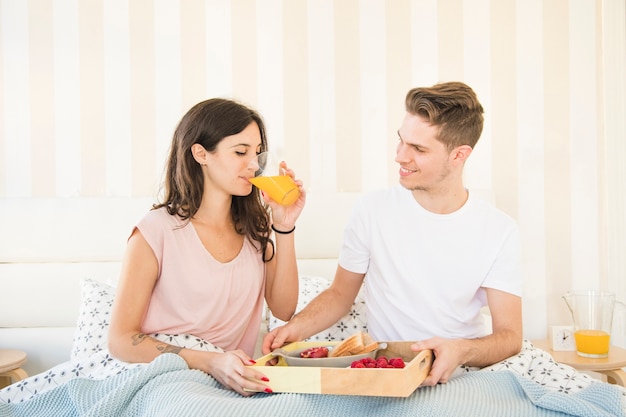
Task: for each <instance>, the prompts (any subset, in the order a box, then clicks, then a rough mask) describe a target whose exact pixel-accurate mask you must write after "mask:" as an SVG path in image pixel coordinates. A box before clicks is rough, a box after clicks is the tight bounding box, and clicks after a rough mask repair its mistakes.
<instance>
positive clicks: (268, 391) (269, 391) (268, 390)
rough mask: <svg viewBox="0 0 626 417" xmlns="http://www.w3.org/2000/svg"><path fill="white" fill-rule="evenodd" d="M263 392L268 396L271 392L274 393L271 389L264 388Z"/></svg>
mask: <svg viewBox="0 0 626 417" xmlns="http://www.w3.org/2000/svg"><path fill="white" fill-rule="evenodd" d="M264 391H265V392H267V393H268V394H271V393H272V392H274V391H272V389H271V388H265V390H264Z"/></svg>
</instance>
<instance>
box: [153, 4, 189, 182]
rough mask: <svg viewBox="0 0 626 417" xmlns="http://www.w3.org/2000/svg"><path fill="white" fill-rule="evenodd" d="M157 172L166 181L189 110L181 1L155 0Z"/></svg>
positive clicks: (157, 175) (158, 176) (156, 174)
mask: <svg viewBox="0 0 626 417" xmlns="http://www.w3.org/2000/svg"><path fill="white" fill-rule="evenodd" d="M154 6H155V7H154V16H155V18H154V31H155V39H154V45H155V53H154V58H155V64H154V65H155V68H156V71H155V81H156V86H155V104H156V112H155V116H156V119H155V121H156V131H155V139H156V149H155V156H156V162H155V164H156V165H155V166H156V172H155V176H156V178H158V179H159V183H160V182H161V180H162V176H163V173H164V164H165V160H166V158H167V151H168V150H169V146H170V143H171V141H172V134H173V133H174V129H175V128H176V124H177V123H178V121H179V120H180V118H181V117H182V115H183V113H184V112H186V111H187V110H188V109H183V105H182V88H181V85H182V70H181V51H180V42H181V30H180V2H179V1H178V0H176V1H174V0H155V2H154Z"/></svg>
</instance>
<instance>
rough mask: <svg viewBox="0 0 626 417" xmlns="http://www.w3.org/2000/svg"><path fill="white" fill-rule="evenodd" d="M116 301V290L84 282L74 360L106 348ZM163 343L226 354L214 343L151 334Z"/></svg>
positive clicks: (185, 336) (101, 284)
mask: <svg viewBox="0 0 626 417" xmlns="http://www.w3.org/2000/svg"><path fill="white" fill-rule="evenodd" d="M114 298H115V287H112V286H111V285H108V284H104V283H102V282H98V281H96V280H93V279H83V280H82V281H81V300H82V301H81V306H80V310H79V314H78V321H77V323H76V332H75V333H74V340H73V345H72V352H71V359H72V361H76V360H81V359H86V358H88V357H90V356H91V355H92V354H94V353H97V352H100V351H102V350H105V349H106V348H107V339H108V333H109V324H110V321H111V307H112V306H113V300H114ZM150 336H152V337H154V338H156V339H158V340H160V341H162V342H165V343H168V344H171V345H174V346H180V347H184V348H187V349H195V350H203V351H207V352H223V350H222V349H221V348H219V347H217V346H215V345H213V344H212V343H209V342H207V341H206V340H203V339H201V338H199V337H196V336H192V335H186V334H176V335H169V334H152V335H150Z"/></svg>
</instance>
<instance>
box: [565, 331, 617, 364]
mask: <svg viewBox="0 0 626 417" xmlns="http://www.w3.org/2000/svg"><path fill="white" fill-rule="evenodd" d="M574 338H575V339H576V350H577V352H578V354H579V355H580V356H586V357H589V358H606V357H607V356H608V354H609V340H610V339H611V336H610V335H609V334H608V333H607V332H604V331H602V330H578V331H576V332H575V333H574Z"/></svg>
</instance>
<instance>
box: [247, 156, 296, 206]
mask: <svg viewBox="0 0 626 417" xmlns="http://www.w3.org/2000/svg"><path fill="white" fill-rule="evenodd" d="M255 160H256V162H257V164H258V169H257V171H256V172H255V173H254V177H253V178H250V182H251V183H252V184H254V185H255V186H257V187H258V188H259V189H260V190H263V191H265V192H266V193H267V194H268V195H269V197H270V198H271V199H272V200H274V201H276V202H277V203H279V204H282V205H284V206H289V205H291V204H293V203H295V202H296V200H297V199H298V197H300V189H299V188H298V185H297V184H296V183H295V182H294V181H293V179H292V178H291V177H290V176H289V175H287V174H285V173H284V172H282V171H283V170H282V169H281V168H280V161H279V160H278V158H277V157H276V155H274V154H272V153H271V152H262V153H260V154H258V155H257V157H256V158H255Z"/></svg>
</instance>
